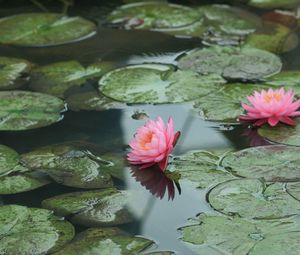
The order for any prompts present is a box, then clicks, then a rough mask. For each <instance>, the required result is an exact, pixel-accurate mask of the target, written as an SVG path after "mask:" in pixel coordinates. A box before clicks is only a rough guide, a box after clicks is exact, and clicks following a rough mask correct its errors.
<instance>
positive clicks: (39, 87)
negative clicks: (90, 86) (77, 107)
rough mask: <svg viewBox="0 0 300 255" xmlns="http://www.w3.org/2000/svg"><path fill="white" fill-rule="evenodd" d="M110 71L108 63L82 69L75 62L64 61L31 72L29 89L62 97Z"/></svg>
mask: <svg viewBox="0 0 300 255" xmlns="http://www.w3.org/2000/svg"><path fill="white" fill-rule="evenodd" d="M109 69H111V65H110V64H108V63H96V64H92V65H90V66H88V67H86V68H85V67H83V66H82V65H81V64H80V63H79V62H77V61H64V62H58V63H53V64H49V65H46V66H42V67H38V68H35V69H34V70H33V72H32V81H31V82H30V88H31V89H33V90H35V91H38V92H43V93H46V94H51V95H54V96H58V97H64V94H65V92H66V91H67V90H68V89H70V88H72V87H74V86H79V85H82V84H84V83H85V82H86V81H87V80H88V79H92V78H99V77H100V76H101V75H102V74H103V73H105V72H107V71H108V70H109Z"/></svg>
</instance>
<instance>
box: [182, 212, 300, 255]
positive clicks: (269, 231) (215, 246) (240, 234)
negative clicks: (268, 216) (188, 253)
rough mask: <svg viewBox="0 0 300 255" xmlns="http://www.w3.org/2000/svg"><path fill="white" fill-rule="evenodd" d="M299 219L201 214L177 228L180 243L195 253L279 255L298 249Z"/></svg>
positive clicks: (210, 254) (292, 252) (208, 254)
mask: <svg viewBox="0 0 300 255" xmlns="http://www.w3.org/2000/svg"><path fill="white" fill-rule="evenodd" d="M299 230H300V226H299V219H298V218H296V217H289V218H284V219H276V220H249V219H244V218H239V217H233V218H230V217H225V216H221V215H217V216H211V215H204V214H201V215H200V216H199V217H198V219H196V220H195V222H194V224H193V225H190V226H185V227H183V228H181V231H182V240H183V241H184V242H185V244H186V245H187V246H188V247H190V248H191V249H193V250H194V251H195V252H196V253H198V254H205V255H221V254H231V255H266V254H272V255H282V254H296V253H294V251H296V250H298V249H299V242H298V241H297V240H298V238H299V233H300V232H299Z"/></svg>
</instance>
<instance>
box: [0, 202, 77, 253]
mask: <svg viewBox="0 0 300 255" xmlns="http://www.w3.org/2000/svg"><path fill="white" fill-rule="evenodd" d="M0 229H1V239H0V253H1V254H18V255H27V254H32V255H39V254H46V253H48V252H50V253H51V252H54V251H56V250H58V249H60V248H61V247H62V246H64V245H65V244H66V243H67V242H69V241H70V240H71V239H72V238H73V236H74V228H73V226H72V225H71V224H70V223H69V222H67V221H64V220H62V219H60V218H58V217H56V216H54V215H53V213H52V212H51V211H49V210H45V209H37V208H28V207H25V206H19V205H3V206H0Z"/></svg>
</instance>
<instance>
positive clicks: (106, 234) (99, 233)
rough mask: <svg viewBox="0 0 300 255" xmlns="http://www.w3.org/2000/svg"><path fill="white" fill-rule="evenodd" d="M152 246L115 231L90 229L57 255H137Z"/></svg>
mask: <svg viewBox="0 0 300 255" xmlns="http://www.w3.org/2000/svg"><path fill="white" fill-rule="evenodd" d="M115 232H116V233H115ZM119 232H121V231H119ZM152 244H153V241H151V240H149V239H146V238H143V237H138V236H130V235H125V234H121V233H118V232H117V231H116V230H114V229H110V228H108V229H101V228H90V229H88V230H86V231H84V232H83V233H80V234H79V236H78V237H77V238H76V239H75V240H74V241H72V242H71V243H70V244H68V245H67V246H65V247H64V248H63V249H62V250H60V251H59V252H57V253H55V255H77V254H80V255H90V254H97V253H98V254H99V252H100V251H101V255H112V254H114V255H122V254H126V255H135V254H138V253H139V252H141V251H143V250H144V249H146V248H148V247H149V246H151V245H152Z"/></svg>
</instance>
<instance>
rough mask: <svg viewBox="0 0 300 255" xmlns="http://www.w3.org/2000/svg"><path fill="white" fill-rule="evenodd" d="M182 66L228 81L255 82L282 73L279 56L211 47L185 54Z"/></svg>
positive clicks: (179, 64)
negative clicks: (218, 76) (217, 75)
mask: <svg viewBox="0 0 300 255" xmlns="http://www.w3.org/2000/svg"><path fill="white" fill-rule="evenodd" d="M178 67H179V68H180V69H182V70H193V71H196V72H198V73H201V74H211V73H214V74H219V75H222V76H223V77H224V78H225V79H228V80H240V81H255V80H260V79H262V78H265V77H268V76H271V75H274V74H276V73H278V72H279V71H280V70H281V67H282V63H281V60H280V58H279V57H277V56H276V55H274V54H272V53H270V52H267V51H264V50H260V49H256V48H248V47H246V48H239V47H221V46H211V47H209V48H204V49H197V50H193V51H191V52H189V53H188V54H187V55H184V56H183V57H181V58H180V59H179V61H178Z"/></svg>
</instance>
